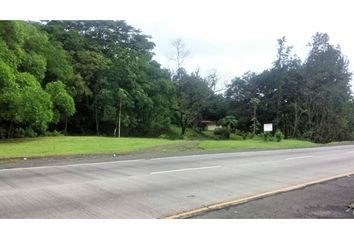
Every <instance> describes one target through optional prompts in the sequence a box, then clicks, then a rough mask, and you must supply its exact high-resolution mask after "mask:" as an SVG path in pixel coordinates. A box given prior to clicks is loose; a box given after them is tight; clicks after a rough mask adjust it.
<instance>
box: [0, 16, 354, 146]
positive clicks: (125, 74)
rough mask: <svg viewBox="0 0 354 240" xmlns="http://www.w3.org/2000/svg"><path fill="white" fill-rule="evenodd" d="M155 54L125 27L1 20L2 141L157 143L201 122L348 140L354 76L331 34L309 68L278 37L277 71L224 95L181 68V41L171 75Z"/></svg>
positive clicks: (239, 83) (146, 40)
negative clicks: (59, 137) (59, 135)
mask: <svg viewBox="0 0 354 240" xmlns="http://www.w3.org/2000/svg"><path fill="white" fill-rule="evenodd" d="M154 47H155V45H154V43H153V42H152V41H151V40H150V37H149V36H147V35H144V34H143V33H141V32H140V31H139V30H137V29H135V28H133V27H132V26H129V25H128V24H127V23H126V22H125V21H42V22H24V21H0V109H1V111H0V138H12V137H24V136H37V135H45V134H48V132H53V131H55V130H56V131H60V132H63V133H67V134H77V135H82V134H85V135H89V134H97V135H109V136H121V135H123V136H159V135H160V134H161V133H162V132H164V131H165V130H167V129H168V128H169V127H170V125H171V124H176V125H178V126H180V127H181V136H182V137H183V135H184V134H185V132H186V129H187V128H197V127H198V123H199V122H200V120H202V119H207V120H214V121H218V120H220V119H223V120H222V121H220V123H221V124H222V125H223V126H224V125H225V126H226V127H227V128H228V129H229V130H230V131H231V129H234V128H237V129H238V130H240V131H242V132H249V133H250V134H252V135H254V134H258V133H261V132H262V130H261V126H262V124H263V123H273V124H274V127H275V130H280V131H282V132H283V133H284V134H285V136H286V137H293V138H308V139H311V140H313V141H316V142H330V141H336V140H345V139H350V138H351V133H352V132H353V127H354V111H353V110H354V103H353V98H352V93H351V91H350V80H351V73H350V72H349V71H348V60H347V59H346V57H345V56H344V55H343V54H342V53H341V50H340V47H339V46H333V45H331V44H330V43H329V37H328V35H327V34H322V33H317V34H316V35H314V37H313V39H312V42H311V43H310V47H311V50H310V52H309V54H308V57H307V59H306V60H305V61H304V62H301V61H300V60H299V59H298V58H297V57H296V55H294V54H293V53H292V48H291V47H289V46H287V44H286V40H285V38H282V39H279V40H278V55H277V58H276V60H275V61H274V63H273V66H272V68H270V69H267V70H265V71H263V72H262V73H259V74H257V73H252V72H247V73H245V74H244V75H243V76H242V77H235V78H234V79H233V80H232V83H231V84H230V85H228V86H227V89H226V91H225V93H221V92H218V91H215V85H216V81H217V76H216V74H215V73H211V74H209V75H208V76H206V77H203V76H200V74H199V72H198V71H194V72H191V73H188V72H187V71H186V70H185V68H183V60H184V59H183V56H186V55H187V53H188V51H186V50H185V49H183V47H184V45H183V44H182V42H181V41H176V42H174V47H175V48H176V50H177V54H176V62H177V68H176V69H175V70H174V71H170V70H166V69H163V68H161V66H160V64H159V63H157V62H156V61H154V60H153V49H154ZM226 120H228V121H226ZM231 120H232V121H231ZM231 123H232V124H231Z"/></svg>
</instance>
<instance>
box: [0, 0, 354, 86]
mask: <svg viewBox="0 0 354 240" xmlns="http://www.w3.org/2000/svg"><path fill="white" fill-rule="evenodd" d="M20 2H21V3H19V1H18V0H12V1H7V2H6V3H5V8H4V7H2V10H1V11H2V12H1V15H0V16H1V17H2V18H3V19H9V18H10V19H19V18H21V19H32V20H37V19H114V20H121V19H124V20H126V21H127V23H128V24H130V25H132V26H133V27H135V28H138V29H140V30H141V31H142V32H143V33H144V34H147V35H151V36H152V40H153V42H154V43H155V44H156V49H155V53H156V56H155V58H156V60H157V61H158V62H159V63H161V64H162V65H163V66H164V67H167V68H173V67H174V65H173V62H171V61H170V60H169V58H168V55H169V53H171V51H172V50H173V49H172V47H171V41H172V40H173V39H176V38H181V39H182V40H183V41H184V42H185V44H186V47H187V48H188V50H189V51H190V52H191V56H190V57H189V59H188V61H186V63H185V67H186V68H187V70H188V71H193V70H195V69H197V68H199V69H200V70H201V73H202V74H206V73H208V72H209V71H211V70H216V71H217V73H218V74H219V76H220V77H221V83H220V84H219V86H221V85H222V82H225V81H228V80H230V79H231V78H232V77H234V76H240V75H242V74H243V73H244V72H246V71H256V72H261V71H262V70H264V69H267V68H269V67H270V66H271V64H272V62H273V61H274V60H275V57H276V43H277V42H276V40H277V39H278V38H280V37H282V36H286V37H287V41H288V44H289V45H293V46H294V49H293V52H294V53H296V54H297V55H298V56H299V57H300V58H301V59H304V58H305V57H306V54H307V53H308V50H309V48H308V47H307V46H306V44H307V43H308V42H309V41H311V36H312V35H314V34H315V33H316V32H326V33H328V34H329V36H330V41H331V43H333V44H339V45H340V46H341V48H342V52H343V53H344V54H345V55H346V56H347V57H348V58H349V60H351V61H354V32H353V23H354V14H353V9H354V8H353V7H352V6H351V5H352V4H351V1H349V0H348V1H344V0H335V1H333V0H331V1H326V0H322V1H313V0H311V1H310V0H307V1H285V0H283V1H280V0H266V1H261V0H247V1H246V0H245V1H227V0H215V1H191V0H189V1H187V0H169V1H167V0H166V1H158V0H148V1H137V0H129V1H107V0H101V1H73V0H71V1H69V0H62V1H55V2H54V3H51V4H49V3H48V1H43V0H34V1H20ZM19 4H21V6H22V7H21V9H22V10H21V11H8V9H11V8H13V9H18V6H19ZM29 8H31V9H33V11H28V9H29ZM4 10H5V11H4ZM350 69H351V70H352V71H353V70H354V64H352V63H351V65H350Z"/></svg>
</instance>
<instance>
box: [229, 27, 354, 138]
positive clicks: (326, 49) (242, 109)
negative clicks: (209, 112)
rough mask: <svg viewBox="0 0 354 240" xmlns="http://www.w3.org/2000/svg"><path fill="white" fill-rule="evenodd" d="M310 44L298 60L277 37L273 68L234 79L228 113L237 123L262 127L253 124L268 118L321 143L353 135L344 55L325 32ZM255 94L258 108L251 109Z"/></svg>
mask: <svg viewBox="0 0 354 240" xmlns="http://www.w3.org/2000/svg"><path fill="white" fill-rule="evenodd" d="M309 46H310V47H311V50H310V52H309V54H308V57H307V59H306V60H305V61H304V62H303V63H302V62H301V61H300V60H299V59H298V58H297V57H296V55H293V54H292V52H291V50H292V47H289V46H287V45H286V40H285V38H282V39H279V40H278V55H277V59H276V60H275V61H274V63H273V67H272V68H271V69H268V70H265V71H263V72H262V73H260V74H256V73H252V72H248V73H246V74H244V75H243V76H242V77H237V78H234V79H233V81H232V83H231V84H230V85H229V86H228V89H227V91H226V94H225V95H226V99H227V102H228V106H229V108H228V114H233V115H235V116H237V117H238V119H239V128H241V129H243V130H247V128H249V127H251V128H252V129H253V131H257V132H260V128H259V127H258V128H257V127H256V125H257V123H268V122H269V123H273V124H274V126H275V129H276V130H278V129H279V130H281V131H282V132H283V133H284V134H285V136H286V137H293V138H298V137H303V138H308V139H311V140H313V141H315V142H321V143H326V142H330V141H340V140H345V139H350V138H351V133H352V132H353V123H354V122H353V109H354V108H353V107H354V105H353V97H352V93H351V90H350V81H351V73H350V72H349V71H348V60H347V59H346V57H345V56H344V55H343V54H342V53H341V50H340V47H339V46H333V45H331V44H330V43H329V36H328V35H327V34H322V33H317V34H315V35H314V36H313V39H312V42H311V43H310V44H309ZM255 99H256V100H257V101H258V104H256V106H257V110H256V112H252V111H253V109H255V108H254V107H255V104H254V101H255ZM252 100H253V101H252ZM252 122H253V123H252ZM258 125H259V126H260V124H258Z"/></svg>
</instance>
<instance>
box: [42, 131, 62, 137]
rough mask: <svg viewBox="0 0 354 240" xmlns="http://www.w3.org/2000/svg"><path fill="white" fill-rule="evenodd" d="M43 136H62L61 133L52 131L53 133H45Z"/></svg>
mask: <svg viewBox="0 0 354 240" xmlns="http://www.w3.org/2000/svg"><path fill="white" fill-rule="evenodd" d="M45 136H47V137H57V136H64V135H63V134H62V133H61V132H58V131H57V130H54V131H53V132H45Z"/></svg>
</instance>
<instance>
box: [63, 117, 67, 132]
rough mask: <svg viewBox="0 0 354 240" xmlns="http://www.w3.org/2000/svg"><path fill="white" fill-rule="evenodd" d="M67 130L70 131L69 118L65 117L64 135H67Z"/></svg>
mask: <svg viewBox="0 0 354 240" xmlns="http://www.w3.org/2000/svg"><path fill="white" fill-rule="evenodd" d="M67 130H68V117H65V127H64V135H66V133H67Z"/></svg>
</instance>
